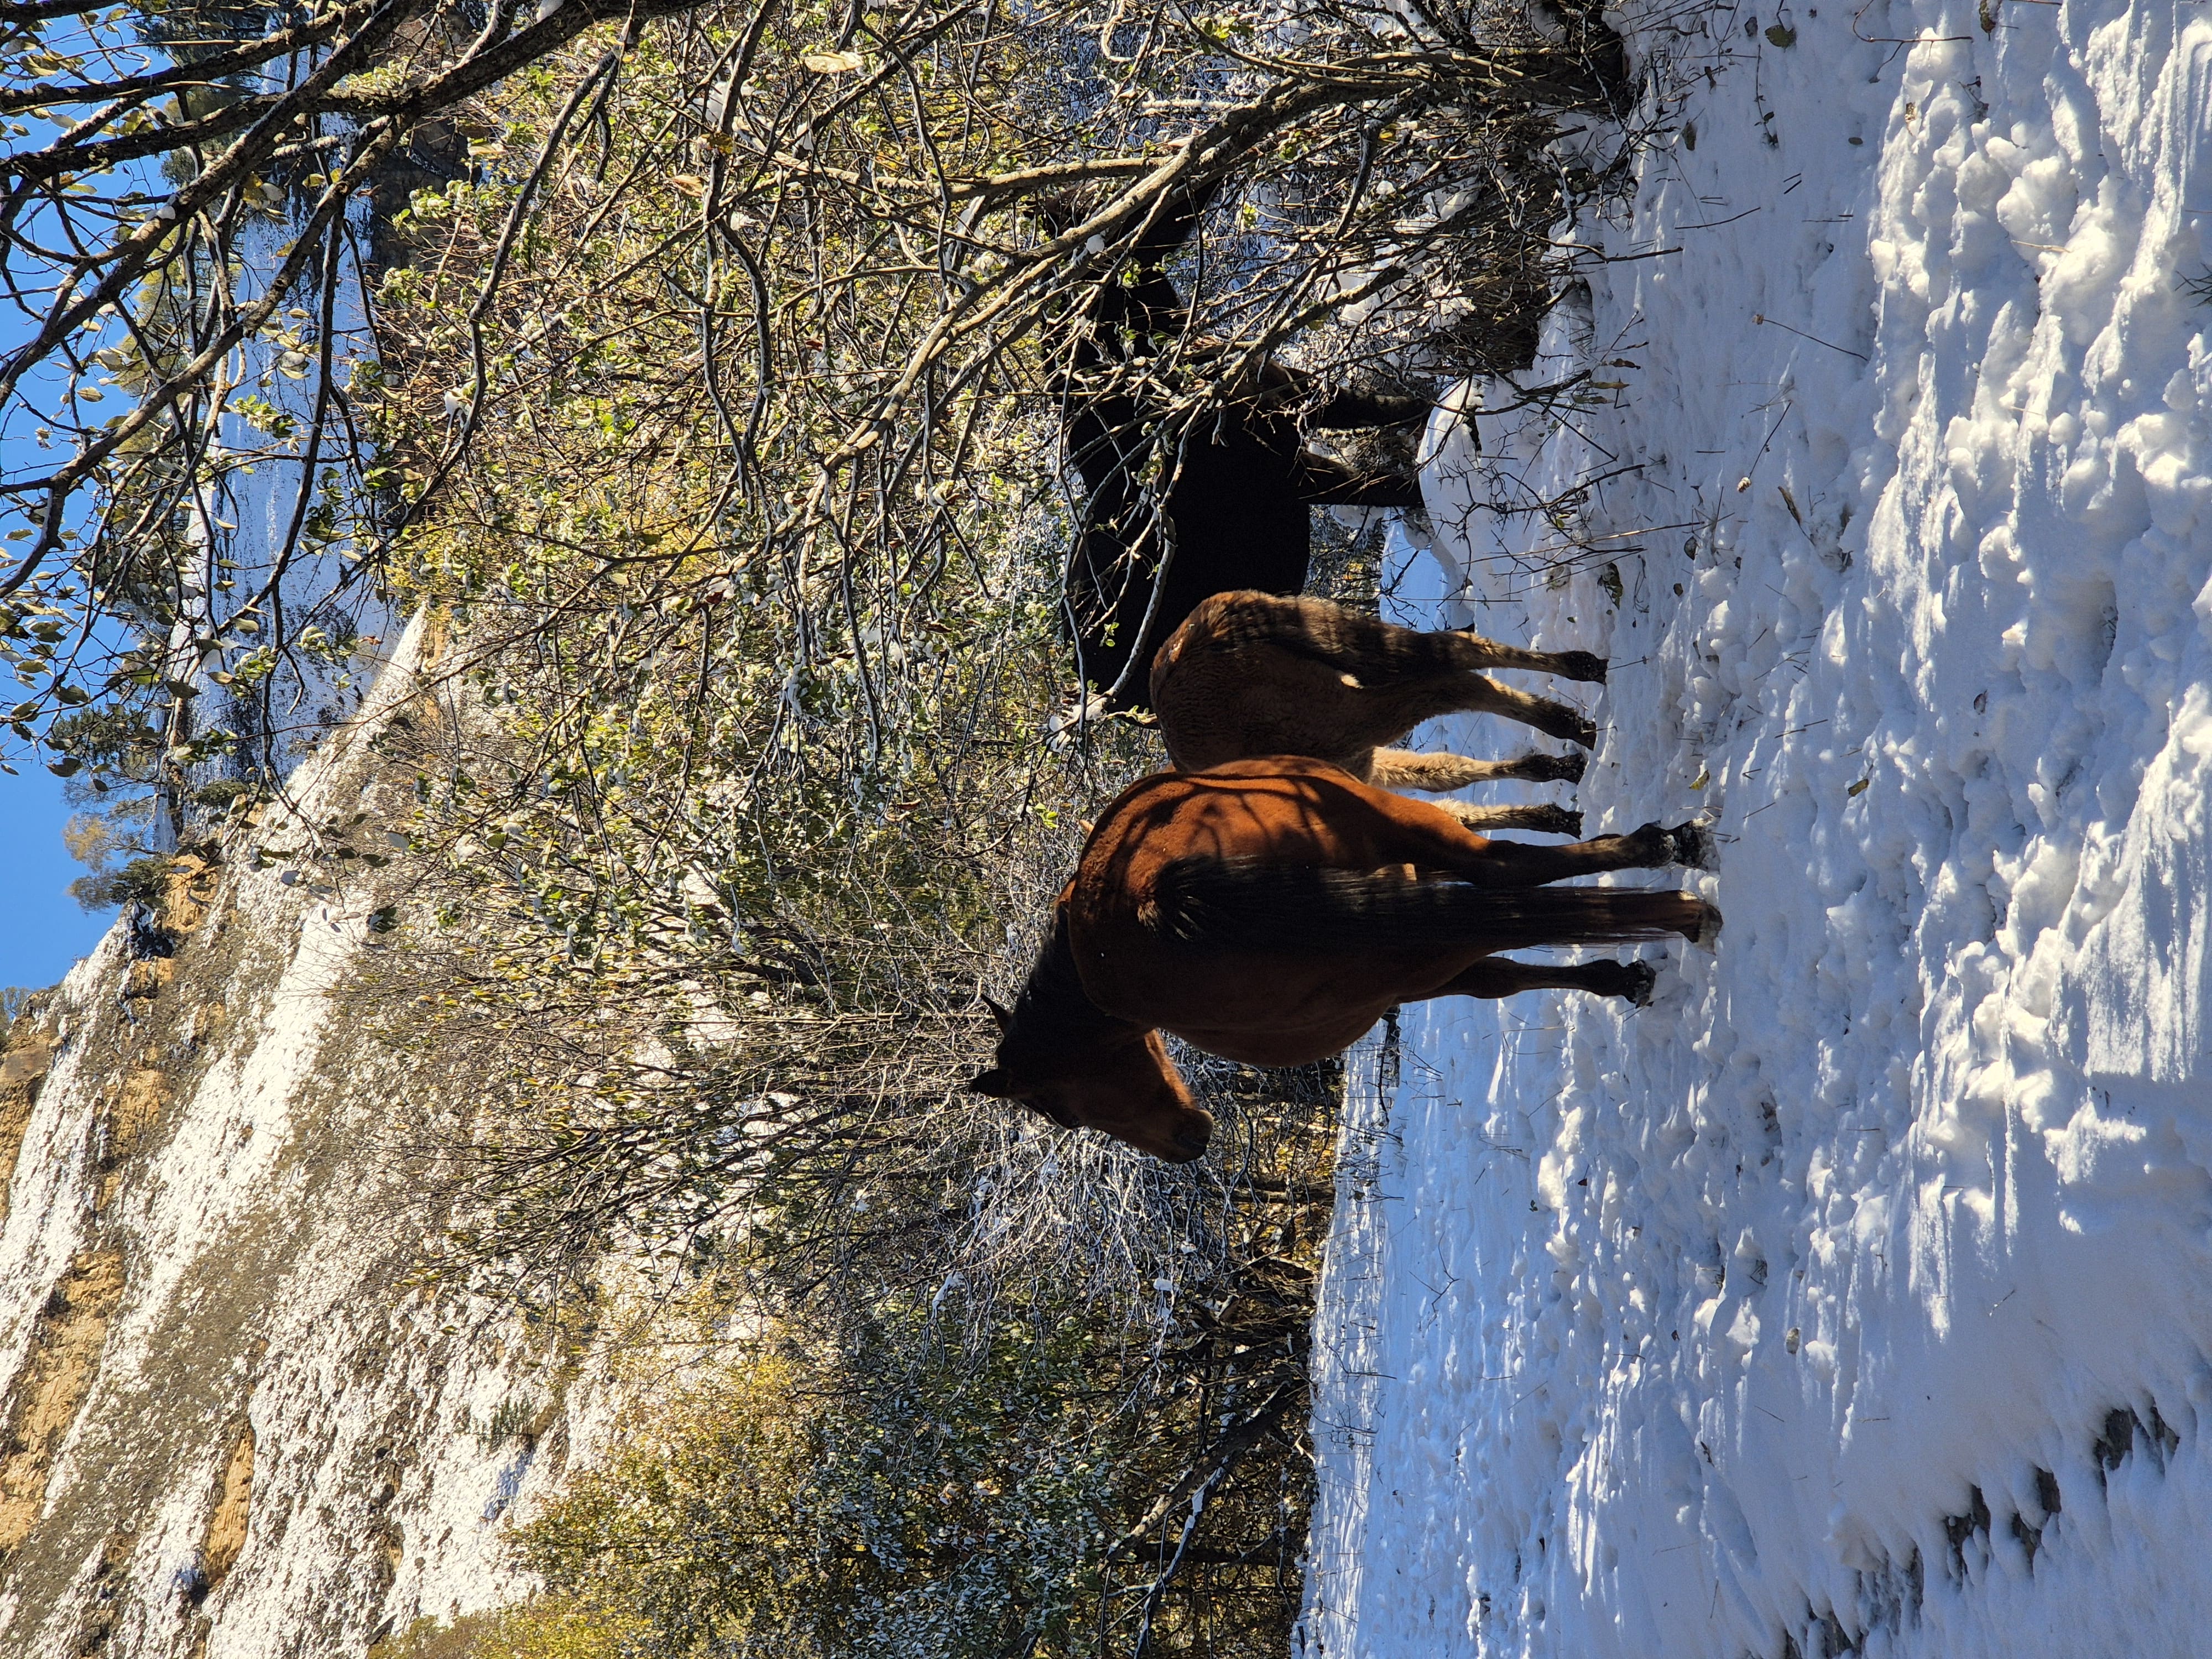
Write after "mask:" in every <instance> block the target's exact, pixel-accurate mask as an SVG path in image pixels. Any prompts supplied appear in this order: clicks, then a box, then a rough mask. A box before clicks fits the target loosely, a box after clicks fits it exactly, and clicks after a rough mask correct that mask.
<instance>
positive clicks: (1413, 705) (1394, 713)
mask: <svg viewBox="0 0 2212 1659" xmlns="http://www.w3.org/2000/svg"><path fill="white" fill-rule="evenodd" d="M1362 684H1363V687H1364V686H1365V683H1364V681H1363V682H1362ZM1370 689H1372V690H1374V691H1375V694H1376V706H1377V707H1378V708H1386V709H1388V710H1389V718H1388V721H1387V723H1388V724H1389V725H1390V726H1394V727H1395V731H1394V732H1392V735H1393V736H1397V735H1401V734H1402V733H1405V732H1410V731H1412V730H1413V728H1414V727H1415V726H1419V724H1420V723H1421V722H1422V721H1423V720H1432V719H1434V718H1435V717H1436V716H1437V715H1438V714H1460V713H1462V712H1468V713H1474V714H1497V715H1499V716H1501V717H1502V718H1504V719H1506V720H1518V721H1519V722H1520V723H1521V724H1522V725H1523V726H1534V728H1535V729H1536V730H1537V731H1539V732H1542V733H1543V734H1544V735H1545V736H1546V737H1547V738H1565V740H1566V741H1567V742H1569V743H1573V744H1581V745H1582V746H1583V748H1585V749H1592V748H1595V747H1596V745H1597V727H1596V726H1595V725H1593V724H1592V723H1591V720H1590V718H1589V715H1587V714H1583V712H1582V710H1581V709H1579V708H1572V707H1571V706H1569V705H1568V704H1566V703H1564V702H1553V701H1552V699H1551V698H1549V697H1539V696H1534V695H1533V694H1532V693H1529V692H1527V691H1516V690H1513V689H1512V688H1511V687H1510V686H1505V685H1500V684H1498V682H1497V681H1496V680H1493V679H1489V678H1485V677H1484V676H1483V675H1480V674H1476V673H1471V672H1465V671H1462V672H1458V673H1451V674H1439V675H1435V676H1432V677H1429V678H1421V679H1413V680H1406V681H1401V682H1399V683H1398V684H1394V685H1389V686H1383V687H1376V688H1370Z"/></svg>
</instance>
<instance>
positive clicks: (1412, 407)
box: [1305, 392, 1436, 430]
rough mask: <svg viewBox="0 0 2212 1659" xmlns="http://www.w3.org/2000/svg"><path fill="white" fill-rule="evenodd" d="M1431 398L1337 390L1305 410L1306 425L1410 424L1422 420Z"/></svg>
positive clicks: (1427, 415) (1333, 427)
mask: <svg viewBox="0 0 2212 1659" xmlns="http://www.w3.org/2000/svg"><path fill="white" fill-rule="evenodd" d="M1435 407H1436V403H1435V401H1434V400H1433V399H1432V398H1394V397H1389V396H1385V395H1383V394H1380V393H1369V392H1337V393H1336V394H1335V395H1334V397H1331V398H1325V399H1323V400H1322V402H1321V403H1319V404H1316V405H1315V406H1314V407H1313V408H1311V409H1310V410H1307V411H1306V420H1305V423H1306V424H1307V425H1308V426H1317V427H1326V428H1332V429H1335V430H1345V429H1348V428H1364V427H1377V426H1411V425H1412V424H1413V422H1416V421H1425V420H1427V419H1428V418H1429V411H1430V410H1433V409H1434V408H1435Z"/></svg>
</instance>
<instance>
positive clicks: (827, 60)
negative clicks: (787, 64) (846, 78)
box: [799, 52, 866, 75]
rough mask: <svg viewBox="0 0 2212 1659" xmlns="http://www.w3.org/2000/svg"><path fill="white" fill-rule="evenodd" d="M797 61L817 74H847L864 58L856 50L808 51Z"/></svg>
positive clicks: (858, 65)
mask: <svg viewBox="0 0 2212 1659" xmlns="http://www.w3.org/2000/svg"><path fill="white" fill-rule="evenodd" d="M799 62H800V63H802V64H805V66H806V67H807V68H808V69H811V70H813V71H814V72H815V73H816V74H817V75H849V74H850V73H852V71H853V70H856V69H859V68H860V66H861V64H863V63H865V62H866V59H864V58H862V57H861V56H860V53H859V52H808V53H807V54H806V55H805V57H804V58H800V59H799Z"/></svg>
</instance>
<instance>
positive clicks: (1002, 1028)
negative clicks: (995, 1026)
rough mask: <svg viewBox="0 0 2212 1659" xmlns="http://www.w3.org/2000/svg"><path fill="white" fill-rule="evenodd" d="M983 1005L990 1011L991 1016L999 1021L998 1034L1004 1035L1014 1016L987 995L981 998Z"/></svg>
mask: <svg viewBox="0 0 2212 1659" xmlns="http://www.w3.org/2000/svg"><path fill="white" fill-rule="evenodd" d="M983 1006H985V1007H986V1008H988V1009H989V1010H990V1011H991V1018H993V1019H995V1020H997V1021H998V1022H999V1032H1000V1036H1004V1035H1005V1034H1006V1031H1007V1030H1009V1029H1010V1028H1011V1027H1012V1024H1013V1023H1014V1017H1013V1016H1012V1014H1010V1013H1008V1012H1006V1010H1005V1009H1004V1008H1001V1007H1000V1006H999V1005H998V1004H997V1003H995V1002H994V1001H992V1000H991V999H990V998H988V997H985V998H984V999H983Z"/></svg>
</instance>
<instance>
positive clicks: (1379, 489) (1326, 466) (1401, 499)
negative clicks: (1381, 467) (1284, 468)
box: [1291, 449, 1425, 507]
mask: <svg viewBox="0 0 2212 1659" xmlns="http://www.w3.org/2000/svg"><path fill="white" fill-rule="evenodd" d="M1291 490H1292V491H1293V493H1295V494H1296V495H1297V498H1298V499H1299V500H1300V501H1305V502H1308V503H1309V504H1310V505H1312V506H1315V507H1421V506H1424V505H1425V502H1424V501H1422V499H1421V483H1420V480H1419V479H1418V478H1409V477H1406V476H1405V475H1404V474H1402V473H1398V472H1361V471H1357V470H1355V469H1353V468H1352V467H1348V466H1346V465H1345V464H1344V463H1343V462H1341V461H1339V460H1334V459H1331V458H1330V457H1328V456H1327V455H1316V454H1315V453H1313V452H1312V451H1311V450H1304V449H1302V450H1300V451H1299V452H1298V454H1297V459H1296V460H1295V461H1293V462H1292V463H1291Z"/></svg>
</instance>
